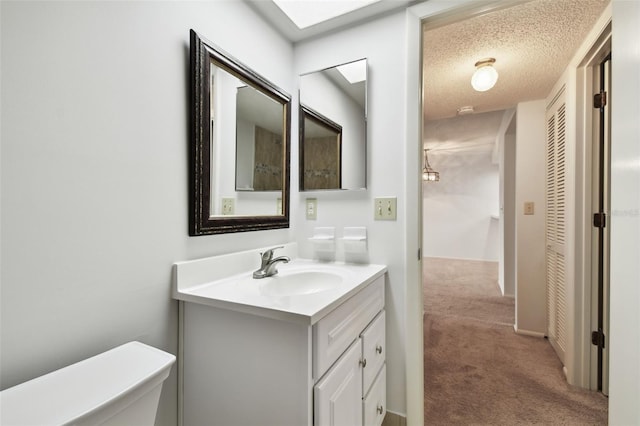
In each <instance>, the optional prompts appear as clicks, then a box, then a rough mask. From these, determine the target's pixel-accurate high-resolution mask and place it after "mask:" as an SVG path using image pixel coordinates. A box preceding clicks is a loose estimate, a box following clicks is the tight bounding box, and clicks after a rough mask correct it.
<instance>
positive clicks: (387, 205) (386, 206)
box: [373, 197, 397, 220]
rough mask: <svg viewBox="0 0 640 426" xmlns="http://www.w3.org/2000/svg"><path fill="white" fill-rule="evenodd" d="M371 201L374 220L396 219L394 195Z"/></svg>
mask: <svg viewBox="0 0 640 426" xmlns="http://www.w3.org/2000/svg"><path fill="white" fill-rule="evenodd" d="M373 202H374V208H375V210H374V214H373V218H374V219H375V220H396V216H397V214H396V206H397V201H396V197H382V198H375V199H374V201H373Z"/></svg>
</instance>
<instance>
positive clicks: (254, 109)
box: [235, 86, 284, 206]
mask: <svg viewBox="0 0 640 426" xmlns="http://www.w3.org/2000/svg"><path fill="white" fill-rule="evenodd" d="M282 108H283V107H282V105H280V104H279V103H278V102H276V101H274V100H273V99H271V98H269V97H268V96H265V95H264V94H263V93H261V92H259V91H258V90H255V89H254V88H252V87H249V86H243V87H240V88H238V91H237V94H236V158H235V162H236V164H235V169H236V182H235V185H236V191H276V193H275V194H272V197H271V199H273V197H280V194H279V192H280V191H282V180H283V166H284V163H283V159H284V149H283V143H282V142H283V137H282V136H283V135H282V130H283V129H282ZM271 204H272V206H275V205H276V204H275V203H271Z"/></svg>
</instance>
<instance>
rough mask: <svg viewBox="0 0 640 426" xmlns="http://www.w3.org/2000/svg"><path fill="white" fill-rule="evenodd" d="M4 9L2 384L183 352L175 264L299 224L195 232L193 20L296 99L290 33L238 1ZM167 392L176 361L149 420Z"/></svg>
mask: <svg viewBox="0 0 640 426" xmlns="http://www.w3.org/2000/svg"><path fill="white" fill-rule="evenodd" d="M0 7H1V9H0V10H1V30H0V31H1V39H2V52H1V55H2V57H1V78H2V112H1V114H2V115H1V120H2V126H1V138H2V157H1V160H2V164H1V166H2V170H1V173H2V188H1V194H2V195H1V197H2V198H1V202H2V218H1V226H2V228H1V229H2V238H1V241H2V254H1V262H2V272H1V273H2V276H1V278H2V284H1V285H2V287H1V290H2V298H1V299H2V300H1V304H2V305H1V308H2V312H1V321H0V323H1V325H0V326H1V342H0V343H1V352H2V360H1V370H0V373H1V380H2V382H1V388H2V389H4V388H7V387H9V386H12V385H14V384H17V383H20V382H22V381H25V380H28V379H31V378H33V377H36V376H39V375H41V374H43V373H46V372H48V371H51V370H54V369H56V368H59V367H62V366H65V365H68V364H70V363H73V362H75V361H78V360H81V359H84V358H86V357H89V356H92V355H94V354H96V353H99V352H102V351H104V350H107V349H109V348H111V347H114V346H116V345H119V344H121V343H124V342H126V341H129V340H134V339H135V340H140V341H143V342H145V343H148V344H151V345H153V346H156V347H158V348H161V349H164V350H167V351H169V352H172V353H176V348H177V303H176V302H173V301H172V300H171V296H170V283H171V281H170V280H171V265H172V263H173V262H175V261H179V260H187V259H194V258H200V257H205V256H210V255H215V254H220V253H227V252H233V251H238V250H246V249H249V248H255V247H256V246H267V245H271V244H273V245H276V244H278V243H283V242H287V241H290V240H291V239H292V238H293V231H294V229H293V228H292V229H290V230H288V229H285V230H274V231H263V232H250V233H240V234H227V235H220V236H210V237H194V238H190V237H188V235H187V229H188V226H187V211H188V208H187V199H188V195H187V176H188V174H187V167H188V166H187V162H188V161H187V153H188V115H187V111H188V93H189V82H188V72H189V65H188V64H189V50H188V45H189V29H190V28H194V29H195V30H197V31H198V32H200V33H201V34H202V35H204V36H205V37H206V38H207V39H209V40H211V41H212V42H214V43H216V44H218V45H220V46H221V47H222V48H223V49H224V50H226V51H229V52H233V54H234V56H236V57H237V58H238V59H240V60H241V61H242V62H244V63H246V64H248V65H249V66H250V67H252V68H254V69H256V70H260V72H261V73H262V74H263V75H264V76H265V77H267V78H268V79H270V80H272V81H273V82H274V83H276V84H277V85H279V86H280V87H282V88H283V89H284V90H285V91H287V92H289V93H293V92H294V90H295V88H294V85H293V83H294V80H293V78H292V71H291V70H292V68H293V59H292V58H293V49H292V47H291V45H290V43H288V42H287V41H285V40H284V39H283V38H282V37H280V36H279V35H278V34H277V33H276V32H275V31H274V30H273V29H271V28H270V27H268V26H267V25H266V24H265V23H264V22H263V21H262V19H260V18H258V17H257V16H256V15H255V14H254V13H253V12H252V10H251V9H250V8H249V7H247V6H246V5H245V4H244V3H243V2H236V1H215V2H186V1H181V2H111V1H108V2H64V3H63V2H49V1H47V2H2V3H1V6H0ZM294 134H295V133H294ZM294 182H295V180H294ZM293 208H294V215H295V210H296V208H297V206H295V205H294V206H293ZM295 222H296V221H295V220H294V226H295V225H296V223H295ZM399 234H401V232H399ZM398 238H399V239H402V236H401V235H400V236H399V237H398ZM397 269H398V268H397V267H396V271H397ZM396 274H397V272H394V276H395V275H396ZM397 328H398V327H396V330H395V332H396V333H397V332H398V331H397ZM392 332H394V330H392ZM396 370H397V367H396ZM176 395H177V390H176V376H175V368H174V370H173V374H172V376H171V377H170V379H169V381H168V382H166V384H165V388H164V392H163V396H162V400H161V404H160V406H161V408H160V412H159V418H158V424H163V425H173V424H175V423H176V400H177V397H176Z"/></svg>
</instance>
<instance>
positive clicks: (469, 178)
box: [422, 141, 500, 261]
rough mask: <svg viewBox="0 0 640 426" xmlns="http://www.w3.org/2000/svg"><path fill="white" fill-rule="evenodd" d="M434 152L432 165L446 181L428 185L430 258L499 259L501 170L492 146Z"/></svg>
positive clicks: (426, 252)
mask: <svg viewBox="0 0 640 426" xmlns="http://www.w3.org/2000/svg"><path fill="white" fill-rule="evenodd" d="M465 144H467V142H465ZM468 144H469V145H474V144H477V142H474V141H469V142H468ZM432 148H433V149H432V150H430V151H429V152H428V155H429V164H431V166H432V167H433V168H434V169H435V170H436V171H438V172H439V173H440V181H439V182H428V183H425V184H424V185H423V187H422V188H423V203H424V205H423V212H424V224H423V229H424V237H423V238H424V241H423V248H424V255H425V256H426V257H447V258H454V259H471V260H485V261H497V260H498V243H499V241H498V231H499V229H498V225H499V223H498V207H499V195H500V193H499V170H498V164H494V163H493V162H492V161H491V150H490V147H489V149H487V147H476V148H464V147H462V146H460V147H456V148H454V149H442V150H439V149H438V145H437V144H434V145H433V146H432Z"/></svg>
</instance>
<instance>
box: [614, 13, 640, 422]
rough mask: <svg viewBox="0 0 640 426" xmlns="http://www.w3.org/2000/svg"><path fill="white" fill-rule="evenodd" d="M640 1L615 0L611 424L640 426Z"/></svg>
mask: <svg viewBox="0 0 640 426" xmlns="http://www.w3.org/2000/svg"><path fill="white" fill-rule="evenodd" d="M638 23H640V3H639V2H636V1H620V0H614V1H613V37H612V39H613V46H612V51H613V58H614V60H613V62H612V67H613V71H612V78H613V87H612V89H613V93H612V96H611V99H612V102H614V104H613V105H615V106H614V107H613V109H612V123H611V132H612V135H611V136H612V138H611V140H612V144H611V222H610V223H611V271H610V272H611V279H610V280H611V300H610V307H611V309H610V312H611V317H610V321H611V322H610V339H609V342H610V356H611V357H610V362H609V368H610V371H609V374H610V376H609V377H610V379H609V424H611V425H632V424H635V425H637V424H640V327H639V326H638V325H639V324H640V286H639V285H638V283H640V263H639V262H638V259H639V253H640V125H639V124H638V117H640V79H639V78H638V76H640V25H638Z"/></svg>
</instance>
